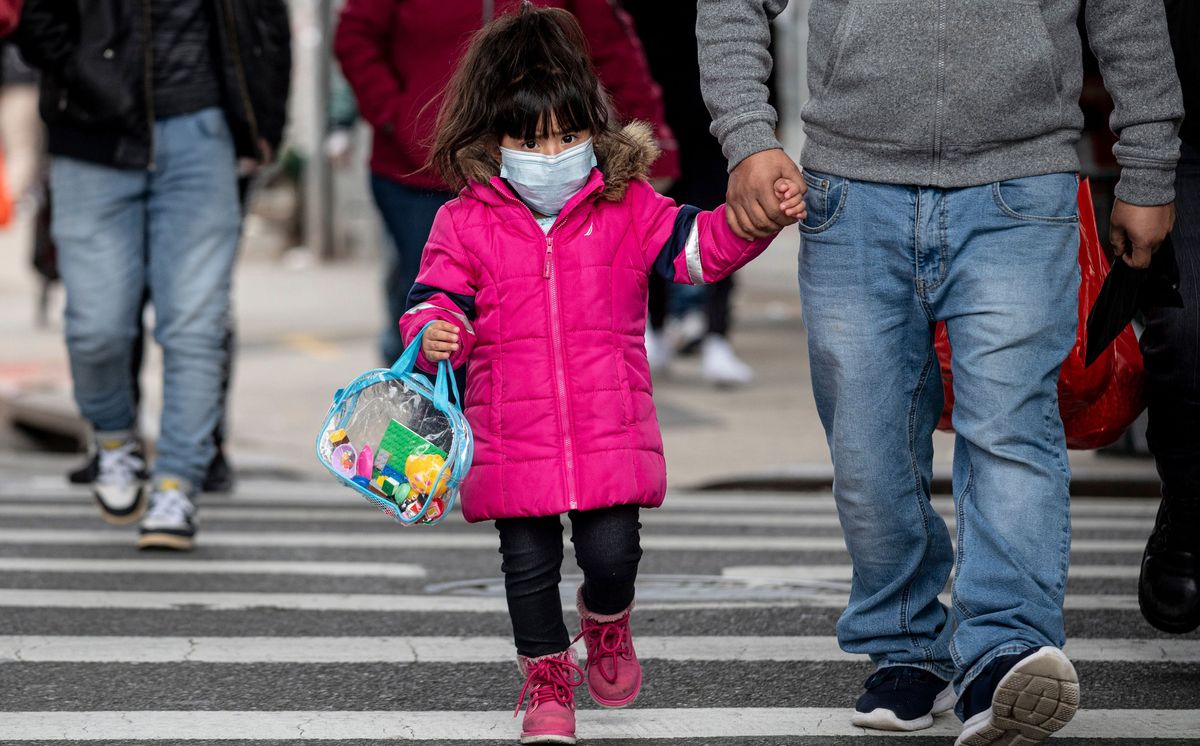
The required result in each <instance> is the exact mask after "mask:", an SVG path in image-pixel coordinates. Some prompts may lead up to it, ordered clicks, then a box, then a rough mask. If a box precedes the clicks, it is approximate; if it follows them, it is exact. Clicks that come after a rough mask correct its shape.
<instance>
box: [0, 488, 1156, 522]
mask: <svg viewBox="0 0 1200 746" xmlns="http://www.w3.org/2000/svg"><path fill="white" fill-rule="evenodd" d="M51 481H56V482H57V484H54V485H50V484H43V483H42V482H34V483H20V482H16V483H14V482H12V481H7V482H4V483H0V498H8V499H9V500H13V499H19V500H20V501H21V502H39V503H54V502H62V503H76V504H90V501H91V499H92V498H91V495H90V493H89V492H88V491H87V488H83V487H68V486H66V485H64V484H63V483H62V480H58V479H55V480H51ZM277 504H284V505H286V504H293V505H311V506H323V507H328V508H343V507H349V508H354V507H359V506H361V507H369V506H368V505H367V504H366V503H365V502H364V501H363V500H361V499H360V498H358V497H357V496H356V495H355V494H354V493H352V492H350V491H349V490H346V489H345V488H342V487H339V486H338V485H336V484H334V483H332V482H330V483H329V486H328V487H326V486H325V485H324V483H323V482H300V483H295V484H290V483H286V482H284V483H275V482H254V483H242V484H241V489H240V490H239V492H237V493H236V494H234V495H232V496H223V495H222V496H217V495H213V496H208V495H205V496H203V497H202V498H201V509H202V510H203V509H204V508H205V507H207V506H213V507H216V506H229V505H232V506H237V505H246V506H249V505H258V506H270V505H277ZM731 505H733V506H736V507H737V509H738V510H739V511H770V510H778V511H796V512H816V513H830V514H832V513H834V512H835V511H836V505H835V503H834V500H833V495H832V494H831V493H828V492H824V493H783V494H780V493H764V492H736V491H731V492H717V493H705V492H675V491H672V492H669V493H668V494H667V499H666V502H665V504H664V508H663V512H669V511H671V510H691V509H695V510H705V511H713V512H714V513H717V514H720V513H721V512H729V508H730V506H731ZM933 505H934V507H935V508H936V509H937V511H938V512H939V513H941V514H942V515H943V516H953V515H954V505H953V502H952V501H951V500H950V498H947V497H935V498H934V499H933ZM1157 511H1158V500H1156V499H1149V498H1096V497H1077V498H1074V499H1072V500H1071V512H1072V514H1073V515H1076V516H1083V515H1097V516H1113V517H1119V516H1136V517H1141V518H1150V519H1153V518H1154V515H1155V513H1156V512H1157ZM647 512H648V513H650V512H657V511H647Z"/></svg>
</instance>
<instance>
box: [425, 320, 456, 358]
mask: <svg viewBox="0 0 1200 746" xmlns="http://www.w3.org/2000/svg"><path fill="white" fill-rule="evenodd" d="M455 352H458V327H457V326H455V325H454V324H451V323H450V322H448V321H435V322H433V324H431V325H430V327H429V328H428V329H426V330H425V334H424V336H422V337H421V354H422V355H424V356H425V359H426V360H428V361H429V362H431V363H438V362H441V361H442V360H449V359H450V356H451V355H452V354H454V353H455Z"/></svg>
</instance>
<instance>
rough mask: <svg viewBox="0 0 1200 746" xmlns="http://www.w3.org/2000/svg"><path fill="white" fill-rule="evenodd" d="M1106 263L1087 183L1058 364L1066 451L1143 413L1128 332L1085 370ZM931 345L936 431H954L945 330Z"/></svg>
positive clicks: (1116, 433)
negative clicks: (939, 400) (1076, 278)
mask: <svg viewBox="0 0 1200 746" xmlns="http://www.w3.org/2000/svg"><path fill="white" fill-rule="evenodd" d="M1108 268H1109V263H1108V257H1107V256H1106V255H1105V253H1104V247H1103V246H1101V245H1100V236H1099V232H1098V231H1097V230H1096V213H1095V211H1094V209H1093V208H1092V188H1091V185H1090V184H1089V183H1088V180H1087V179H1084V180H1083V181H1081V182H1080V184H1079V271H1080V284H1079V329H1078V331H1077V332H1076V335H1075V346H1074V347H1073V348H1072V349H1071V352H1070V354H1069V355H1067V359H1066V360H1065V361H1063V366H1062V371H1061V373H1060V374H1059V378H1058V408H1059V412H1060V413H1061V414H1062V419H1063V426H1064V427H1065V428H1066V432H1067V447H1068V448H1079V449H1086V448H1100V447H1102V446H1106V445H1108V444H1110V443H1112V442H1113V441H1115V440H1117V438H1119V437H1121V433H1123V432H1125V429H1126V428H1128V427H1129V426H1130V425H1131V424H1132V423H1133V421H1134V420H1136V419H1137V417H1138V415H1140V414H1141V413H1142V410H1143V409H1144V408H1145V406H1146V403H1145V392H1144V375H1145V374H1144V371H1143V368H1142V353H1141V350H1140V349H1139V348H1138V341H1137V336H1136V335H1134V333H1133V326H1132V325H1130V326H1127V327H1125V330H1124V331H1123V332H1121V335H1120V336H1119V337H1117V339H1116V341H1115V342H1113V343H1112V344H1111V345H1110V346H1109V347H1108V349H1106V350H1105V351H1104V352H1103V353H1101V355H1100V357H1099V358H1097V359H1096V361H1095V362H1094V363H1092V365H1090V366H1085V365H1084V357H1085V354H1086V349H1085V348H1086V342H1087V316H1088V312H1089V311H1090V310H1091V308H1092V305H1093V304H1094V303H1095V302H1096V296H1097V295H1099V293H1100V287H1101V286H1102V285H1103V284H1104V277H1105V275H1107V274H1108ZM934 345H935V347H936V349H937V355H938V362H939V363H941V368H942V387H943V390H944V391H945V396H946V406H945V408H944V409H943V410H942V419H941V421H940V422H939V423H938V429H939V430H945V431H947V432H949V431H953V429H954V427H953V425H952V423H951V413H952V412H953V410H954V377H953V375H952V374H951V372H950V339H949V337H948V336H947V334H946V325H945V324H944V323H939V324H938V325H937V329H936V331H935V336H934Z"/></svg>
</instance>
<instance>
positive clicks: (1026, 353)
mask: <svg viewBox="0 0 1200 746" xmlns="http://www.w3.org/2000/svg"><path fill="white" fill-rule="evenodd" d="M804 178H805V181H806V182H807V186H808V194H807V196H806V197H805V201H806V203H807V207H808V217H807V219H806V220H805V221H804V223H803V224H802V225H801V228H800V230H801V233H802V247H801V251H800V272H799V277H800V293H801V298H802V301H803V311H804V321H805V325H806V327H807V330H808V344H809V355H810V360H811V366H812V382H813V393H814V394H815V396H816V402H817V409H818V412H819V413H820V417H821V423H822V424H823V425H824V427H825V432H826V434H827V436H828V440H829V448H830V451H831V453H832V456H833V465H834V495H835V498H836V501H837V507H838V514H839V517H840V519H841V524H842V529H843V531H844V532H845V539H846V546H847V548H848V549H849V551H850V556H851V559H852V562H853V565H854V575H853V580H852V584H851V592H850V600H849V605H848V607H847V609H846V611H845V613H844V614H843V615H842V617H841V619H840V620H839V622H838V625H837V634H838V641H839V642H840V644H841V646H842V648H843V649H844V650H846V651H847V652H850V653H857V654H866V655H869V656H870V657H871V659H872V660H873V661H874V662H875V664H876V665H877V666H879V667H885V666H916V667H918V668H923V669H926V670H928V671H931V672H933V673H935V674H937V675H939V676H941V677H942V678H944V679H946V680H948V681H953V682H954V684H955V687H956V688H957V689H958V690H959V691H960V692H961V690H962V689H963V688H965V687H966V685H967V684H969V683H970V682H971V681H972V680H973V679H974V678H975V676H977V675H978V673H979V672H980V670H981V669H982V668H983V667H984V666H986V665H987V664H988V663H989V662H990V661H991V660H992V659H993V658H995V657H997V656H1000V655H1005V654H1009V653H1016V652H1020V651H1022V650H1025V649H1028V648H1032V647H1040V646H1044V645H1053V646H1056V647H1062V645H1063V643H1064V641H1065V640H1064V631H1063V615H1062V605H1063V596H1064V591H1065V587H1066V581H1067V565H1068V561H1069V555H1070V543H1071V528H1070V515H1069V505H1068V499H1069V498H1068V490H1067V488H1068V482H1069V480H1070V471H1069V468H1068V466H1067V451H1066V443H1065V439H1064V435H1063V426H1062V420H1061V419H1060V417H1059V413H1058V394H1057V382H1058V373H1059V368H1060V366H1061V364H1062V361H1063V360H1064V358H1065V357H1066V355H1067V353H1068V352H1069V351H1070V349H1071V347H1072V345H1073V343H1074V341H1075V331H1076V325H1077V318H1076V316H1077V308H1076V303H1077V295H1078V286H1079V264H1078V256H1079V254H1078V250H1079V234H1078V225H1077V223H1078V218H1077V214H1076V213H1077V208H1076V189H1077V179H1076V176H1075V175H1074V174H1069V173H1059V174H1049V175H1045V176H1034V177H1029V178H1021V179H1013V180H1010V181H1003V182H999V183H994V184H987V185H984V186H977V187H968V188H960V189H937V188H927V187H912V186H897V185H890V184H877V183H869V182H861V181H854V180H849V179H845V178H841V177H838V176H834V175H828V174H819V173H812V172H809V173H806V174H805V175H804ZM937 321H945V322H946V326H947V330H948V332H949V336H950V344H951V348H952V349H953V358H952V359H953V362H952V371H953V374H954V396H955V405H954V428H955V431H956V433H957V437H956V442H955V450H954V470H953V481H954V503H955V513H956V515H955V518H956V539H955V544H957V553H956V552H955V547H954V545H953V544H952V543H951V537H950V533H949V531H948V530H947V526H946V523H945V521H943V519H942V517H941V516H939V515H938V514H937V513H936V512H935V511H934V510H933V508H932V506H931V505H930V501H929V484H930V477H931V472H932V459H933V443H932V437H931V436H932V434H933V431H934V428H935V426H936V424H937V421H938V417H939V414H940V413H941V410H942V406H943V398H942V383H941V378H940V376H939V367H938V361H937V356H936V354H935V353H934V346H933V329H934V324H935V322H937ZM951 570H953V572H954V582H953V587H952V592H951V594H950V597H949V606H947V605H945V604H943V602H942V601H941V600H939V594H941V593H942V592H943V591H944V589H945V587H946V583H947V581H948V580H949V579H950V575H951Z"/></svg>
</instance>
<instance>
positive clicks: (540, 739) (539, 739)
mask: <svg viewBox="0 0 1200 746" xmlns="http://www.w3.org/2000/svg"><path fill="white" fill-rule="evenodd" d="M576 740H577V739H576V738H575V736H555V735H544V736H521V743H569V744H573V743H575V741H576Z"/></svg>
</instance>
